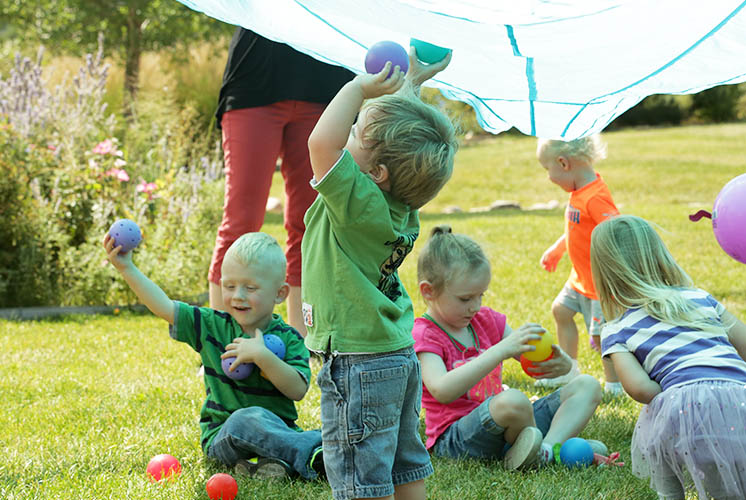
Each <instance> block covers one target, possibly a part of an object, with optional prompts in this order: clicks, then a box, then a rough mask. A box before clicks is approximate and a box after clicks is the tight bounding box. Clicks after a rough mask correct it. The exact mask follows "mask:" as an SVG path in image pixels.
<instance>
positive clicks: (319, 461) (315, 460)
mask: <svg viewBox="0 0 746 500" xmlns="http://www.w3.org/2000/svg"><path fill="white" fill-rule="evenodd" d="M308 465H310V466H311V469H313V470H314V471H316V474H318V475H319V477H320V478H324V477H326V469H325V468H324V451H323V450H322V449H321V446H319V447H318V448H316V449H315V450H313V453H312V454H311V459H310V460H309V461H308Z"/></svg>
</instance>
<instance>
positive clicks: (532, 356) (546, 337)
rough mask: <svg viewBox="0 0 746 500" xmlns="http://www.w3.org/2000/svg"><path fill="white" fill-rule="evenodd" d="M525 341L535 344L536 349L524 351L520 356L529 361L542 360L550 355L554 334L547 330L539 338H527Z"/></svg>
mask: <svg viewBox="0 0 746 500" xmlns="http://www.w3.org/2000/svg"><path fill="white" fill-rule="evenodd" d="M526 343H527V344H529V345H534V346H536V350H535V351H528V352H524V353H523V354H521V356H522V357H525V358H526V359H528V360H529V361H544V360H545V359H547V358H549V356H551V355H552V344H553V343H554V336H553V335H552V334H551V333H549V332H544V333H543V334H542V335H541V338H540V339H539V340H529V341H528V342H526Z"/></svg>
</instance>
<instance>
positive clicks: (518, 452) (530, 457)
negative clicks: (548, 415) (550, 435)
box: [503, 427, 543, 470]
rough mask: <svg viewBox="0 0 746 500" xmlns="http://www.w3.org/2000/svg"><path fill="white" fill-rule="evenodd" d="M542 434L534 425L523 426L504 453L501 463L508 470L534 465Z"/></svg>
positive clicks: (537, 456) (537, 457)
mask: <svg viewBox="0 0 746 500" xmlns="http://www.w3.org/2000/svg"><path fill="white" fill-rule="evenodd" d="M542 439H543V436H542V435H541V431H540V430H539V429H537V428H536V427H526V428H524V429H523V430H522V431H521V433H520V434H518V437H517V438H515V442H514V443H513V446H511V447H510V449H509V450H508V451H507V452H506V453H505V458H503V464H504V465H505V468H506V469H508V470H515V469H526V468H528V467H531V466H533V465H536V463H537V461H538V459H539V450H540V449H541V440H542Z"/></svg>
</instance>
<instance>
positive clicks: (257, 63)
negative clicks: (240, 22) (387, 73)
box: [215, 26, 355, 128]
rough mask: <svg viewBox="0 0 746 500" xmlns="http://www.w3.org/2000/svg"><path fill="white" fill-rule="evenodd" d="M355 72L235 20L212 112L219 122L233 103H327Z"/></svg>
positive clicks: (239, 106)
mask: <svg viewBox="0 0 746 500" xmlns="http://www.w3.org/2000/svg"><path fill="white" fill-rule="evenodd" d="M354 76H355V74H354V73H352V72H351V71H349V70H347V69H345V68H342V67H340V66H333V65H331V64H326V63H323V62H321V61H318V60H316V59H314V58H313V57H311V56H307V55H306V54H303V53H302V52H298V51H297V50H295V49H293V48H292V47H290V46H289V45H286V44H284V43H278V42H273V41H271V40H268V39H266V38H264V37H263V36H260V35H257V34H256V33H254V32H253V31H249V30H247V29H244V28H241V27H240V26H239V27H238V28H237V29H236V32H235V33H234V34H233V39H232V40H231V44H230V48H229V50H228V62H227V63H226V65H225V73H224V74H223V86H222V87H221V89H220V98H219V100H218V109H217V111H216V112H215V116H216V117H217V126H218V128H220V121H221V119H222V117H223V113H225V112H226V111H230V110H232V109H242V108H253V107H258V106H266V105H268V104H272V103H275V102H278V101H284V100H296V101H307V102H317V103H321V104H326V103H328V102H329V101H331V100H332V98H333V97H334V96H335V95H336V94H337V92H338V91H339V89H340V88H342V86H343V85H344V84H345V83H347V82H348V81H350V80H351V79H352V78H353V77H354Z"/></svg>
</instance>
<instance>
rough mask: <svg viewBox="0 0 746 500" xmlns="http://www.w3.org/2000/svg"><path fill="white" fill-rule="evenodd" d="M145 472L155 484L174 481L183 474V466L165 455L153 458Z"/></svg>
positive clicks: (173, 458)
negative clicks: (166, 480) (169, 480)
mask: <svg viewBox="0 0 746 500" xmlns="http://www.w3.org/2000/svg"><path fill="white" fill-rule="evenodd" d="M145 471H146V472H147V474H148V477H150V480H151V481H153V482H156V481H160V480H161V479H174V477H175V476H176V475H177V474H179V473H180V472H181V464H179V461H178V460H176V458H175V457H173V456H171V455H169V454H167V453H163V454H161V455H156V456H154V457H153V458H151V459H150V462H148V466H147V467H146V468H145Z"/></svg>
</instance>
